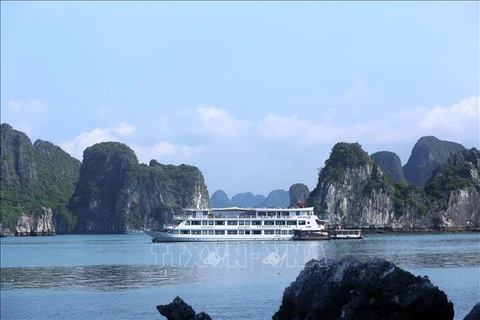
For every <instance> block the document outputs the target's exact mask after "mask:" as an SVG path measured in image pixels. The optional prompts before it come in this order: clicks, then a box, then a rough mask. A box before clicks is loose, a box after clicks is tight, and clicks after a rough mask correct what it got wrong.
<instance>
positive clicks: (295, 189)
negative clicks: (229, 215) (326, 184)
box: [210, 183, 310, 208]
mask: <svg viewBox="0 0 480 320" xmlns="http://www.w3.org/2000/svg"><path fill="white" fill-rule="evenodd" d="M309 193H310V191H309V190H308V187H307V186H306V185H304V184H302V183H296V184H294V185H292V186H291V187H290V189H289V191H285V190H283V189H277V190H272V191H270V193H269V194H268V196H267V197H265V196H263V195H261V194H257V195H253V193H251V192H242V193H237V194H235V195H234V196H233V197H232V199H231V200H230V198H229V197H228V195H227V194H226V193H225V192H224V191H223V190H217V191H215V192H214V193H213V194H212V197H211V198H210V205H211V207H212V208H225V207H242V208H260V207H267V208H287V207H289V206H290V207H293V206H295V205H296V204H297V203H298V202H305V201H306V200H307V198H308V194H309Z"/></svg>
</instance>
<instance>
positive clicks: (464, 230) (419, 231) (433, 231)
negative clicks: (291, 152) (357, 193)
mask: <svg viewBox="0 0 480 320" xmlns="http://www.w3.org/2000/svg"><path fill="white" fill-rule="evenodd" d="M345 229H347V230H348V229H360V230H362V234H363V235H403V234H405V235H412V234H455V233H480V227H474V228H444V229H428V228H421V229H392V228H375V229H373V228H345ZM329 231H330V232H332V231H334V229H331V230H329ZM121 234H124V235H132V234H126V233H57V234H55V235H59V236H65V235H85V236H88V235H121ZM138 234H141V233H138ZM55 235H52V234H45V235H15V234H14V233H12V234H10V233H3V234H2V235H1V237H2V238H7V237H22V238H23V237H54V236H55ZM135 235H136V234H135Z"/></svg>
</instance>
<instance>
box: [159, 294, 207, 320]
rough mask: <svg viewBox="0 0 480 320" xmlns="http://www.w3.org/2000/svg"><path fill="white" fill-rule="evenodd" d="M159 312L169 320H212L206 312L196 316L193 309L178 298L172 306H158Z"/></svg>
mask: <svg viewBox="0 0 480 320" xmlns="http://www.w3.org/2000/svg"><path fill="white" fill-rule="evenodd" d="M157 310H158V312H160V314H161V315H162V316H164V317H166V318H167V320H212V318H210V316H209V315H208V314H206V313H205V312H200V313H199V314H195V311H194V310H193V308H192V307H190V306H189V305H188V304H186V303H185V301H183V300H182V299H181V298H180V297H176V298H175V299H173V301H172V302H171V303H170V304H167V305H159V306H157Z"/></svg>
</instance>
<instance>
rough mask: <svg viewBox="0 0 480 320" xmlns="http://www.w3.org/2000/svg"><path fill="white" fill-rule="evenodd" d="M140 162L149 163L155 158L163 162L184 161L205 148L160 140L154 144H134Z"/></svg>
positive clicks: (133, 147)
mask: <svg viewBox="0 0 480 320" xmlns="http://www.w3.org/2000/svg"><path fill="white" fill-rule="evenodd" d="M131 148H132V149H133V150H134V151H135V154H136V155H137V157H138V159H139V161H140V162H143V163H148V162H150V160H152V159H155V160H157V161H159V162H161V163H167V162H168V163H171V162H182V161H187V160H189V159H191V157H192V156H193V155H194V154H197V153H199V152H201V151H202V150H203V148H202V147H190V146H187V145H176V144H172V143H169V142H160V143H157V144H155V145H153V146H139V145H132V146H131Z"/></svg>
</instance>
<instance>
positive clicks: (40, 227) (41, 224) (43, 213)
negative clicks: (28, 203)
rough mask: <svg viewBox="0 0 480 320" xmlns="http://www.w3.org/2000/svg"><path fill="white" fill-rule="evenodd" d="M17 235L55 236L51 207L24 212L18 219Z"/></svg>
mask: <svg viewBox="0 0 480 320" xmlns="http://www.w3.org/2000/svg"><path fill="white" fill-rule="evenodd" d="M15 235H16V236H53V235H55V227H54V226H53V213H52V210H51V209H50V208H41V209H37V210H33V211H31V212H29V214H28V215H27V214H22V215H21V216H20V218H19V219H18V223H17V228H16V229H15Z"/></svg>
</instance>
